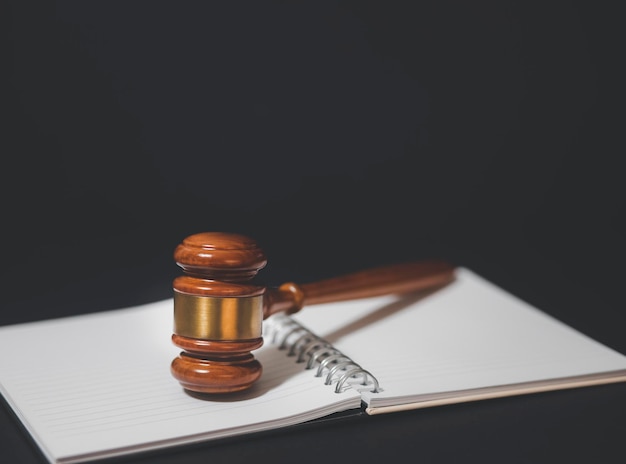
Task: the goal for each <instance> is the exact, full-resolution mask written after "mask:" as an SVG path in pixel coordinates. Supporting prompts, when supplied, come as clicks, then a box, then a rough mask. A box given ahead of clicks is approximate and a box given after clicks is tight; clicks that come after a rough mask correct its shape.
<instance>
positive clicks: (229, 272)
mask: <svg viewBox="0 0 626 464" xmlns="http://www.w3.org/2000/svg"><path fill="white" fill-rule="evenodd" d="M174 259H175V261H176V263H177V264H178V265H179V266H180V267H181V268H182V269H183V271H184V275H183V276H180V277H177V278H176V279H175V280H174V283H173V287H174V334H173V335H172V341H173V342H174V344H175V345H176V346H178V347H179V348H182V349H183V350H184V351H183V352H182V353H181V354H180V356H178V357H177V358H176V359H174V361H173V362H172V366H171V370H172V374H173V375H174V377H175V378H176V379H178V381H179V382H180V383H181V385H182V386H183V387H184V388H185V389H187V390H191V391H194V392H200V393H228V392H234V391H239V390H244V389H246V388H248V387H250V386H251V385H252V384H253V383H254V382H255V381H256V380H257V379H258V378H259V377H260V376H261V372H262V367H261V364H260V363H259V362H258V361H257V360H256V359H255V358H254V356H253V355H252V354H251V353H250V352H251V351H252V350H255V349H257V348H259V347H261V346H262V345H263V338H262V334H261V327H262V322H263V294H264V292H265V288H264V287H262V286H257V285H253V284H251V283H250V282H249V281H250V280H252V279H253V278H254V276H256V274H257V272H258V271H259V269H262V268H263V267H264V266H265V265H266V263H267V259H266V257H265V254H264V252H263V250H261V249H260V248H259V247H258V245H257V244H256V242H255V241H254V240H252V239H250V238H248V237H245V236H243V235H237V234H226V233H220V232H206V233H200V234H195V235H191V236H189V237H187V238H186V239H185V240H184V241H183V242H182V243H181V244H180V245H178V247H176V250H175V251H174Z"/></svg>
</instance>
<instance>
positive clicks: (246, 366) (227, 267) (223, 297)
mask: <svg viewBox="0 0 626 464" xmlns="http://www.w3.org/2000/svg"><path fill="white" fill-rule="evenodd" d="M174 259H175V261H176V263H177V264H178V265H179V266H180V267H181V268H182V269H183V271H184V275H182V276H180V277H177V278H176V279H175V280H174V282H173V288H174V334H173V335H172V341H173V342H174V344H175V345H176V346H178V347H179V348H181V349H182V350H183V351H182V352H181V353H180V355H179V356H178V357H177V358H176V359H174V360H173V361H172V364H171V372H172V375H173V376H174V377H175V378H176V379H177V380H178V381H179V382H180V384H181V385H182V386H183V388H185V389H186V390H189V391H191V392H196V393H229V392H236V391H240V390H245V389H247V388H249V387H250V386H251V385H252V384H253V383H254V382H255V381H256V380H258V379H259V378H260V377H261V373H262V370H263V368H262V366H261V363H260V362H259V361H258V360H257V359H255V357H254V355H252V353H251V351H252V350H255V349H257V348H260V347H261V346H262V345H263V338H262V322H263V320H264V319H266V318H268V317H269V316H271V315H272V314H275V313H279V312H285V313H287V314H293V313H296V312H298V311H300V309H302V307H304V306H308V305H315V304H320V303H328V302H334V301H342V300H348V299H356V298H365V297H373V296H380V295H385V294H392V293H407V292H413V291H418V290H425V289H430V288H435V287H439V286H442V285H445V284H447V283H448V282H450V281H451V280H453V277H454V268H453V267H452V266H451V265H449V264H448V263H445V262H442V261H423V262H413V263H406V264H395V265H390V266H385V267H379V268H374V269H368V270H364V271H359V272H356V273H353V274H348V275H344V276H340V277H334V278H330V279H327V280H322V281H318V282H313V283H305V284H301V285H298V284H295V283H292V282H288V283H284V284H282V285H281V286H280V287H278V288H270V287H265V286H262V285H257V284H254V283H253V281H252V280H253V278H254V277H255V276H256V274H257V272H258V271H259V270H260V269H262V268H263V267H265V265H266V264H267V259H266V256H265V253H264V252H263V250H262V249H261V248H259V246H258V245H257V243H256V241H254V240H253V239H251V238H248V237H246V236H243V235H239V234H230V233H222V232H204V233H199V234H195V235H191V236H189V237H187V238H185V239H184V240H183V242H182V243H181V244H180V245H178V246H177V247H176V250H175V251H174Z"/></svg>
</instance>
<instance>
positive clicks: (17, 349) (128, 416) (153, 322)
mask: <svg viewBox="0 0 626 464" xmlns="http://www.w3.org/2000/svg"><path fill="white" fill-rule="evenodd" d="M172 305H173V303H172V301H171V300H167V301H162V302H158V303H153V304H148V305H144V306H140V307H136V308H132V309H123V310H117V311H109V312H104V313H99V314H89V315H84V316H77V317H72V318H64V319H58V320H50V321H42V322H35V323H28V324H20V325H14V326H7V327H0V388H1V389H2V394H3V395H4V397H5V398H6V400H7V402H8V403H9V404H10V405H11V406H12V408H13V410H14V411H15V412H16V414H17V415H18V417H20V419H21V420H22V422H23V423H24V425H25V426H26V428H27V429H28V430H29V432H30V433H31V434H32V436H33V438H34V440H35V441H36V442H37V443H38V445H39V446H40V447H41V449H42V451H43V452H44V454H45V455H46V456H47V457H48V459H49V460H50V461H51V462H73V461H84V460H88V459H90V458H101V457H103V456H110V455H116V454H120V453H127V452H130V451H136V450H141V449H152V448H158V447H163V446H169V445H173V444H179V443H187V442H194V441H199V440H207V439H213V438H219V437H223V436H230V435H237V434H241V433H246V432H252V431H258V430H265V429H268V428H275V427H280V426H285V425H290V424H296V423H300V422H303V421H306V420H309V419H313V418H317V417H322V416H325V415H327V414H330V413H332V412H335V411H341V410H345V409H349V408H358V407H360V396H359V394H358V392H355V391H347V392H344V393H341V394H337V393H335V392H334V390H333V389H332V388H330V387H328V386H324V385H323V382H321V381H320V379H318V378H315V377H313V376H312V374H311V372H310V371H304V370H303V366H302V364H296V363H295V362H294V361H293V360H292V359H291V358H287V357H286V354H285V352H284V351H279V350H278V349H277V347H276V346H271V345H270V344H268V343H266V345H265V346H263V347H262V348H261V349H259V350H257V351H255V352H254V354H255V356H256V357H257V359H259V361H260V362H261V364H262V365H263V368H264V372H263V376H262V378H261V380H260V381H259V382H258V383H257V384H256V385H254V386H253V387H252V388H251V389H250V390H249V391H246V392H241V393H237V394H233V395H229V396H224V397H219V398H217V399H216V400H214V401H206V400H200V399H197V398H194V397H192V396H190V395H188V394H186V393H185V392H184V390H183V389H182V387H181V386H180V385H179V384H178V382H177V381H176V380H175V379H174V378H173V377H172V376H171V374H170V371H169V365H170V363H171V361H172V359H174V358H175V357H176V356H177V354H178V352H179V350H178V348H176V347H175V346H174V345H173V344H172V342H171V339H170V337H171V333H172V308H173V306H172Z"/></svg>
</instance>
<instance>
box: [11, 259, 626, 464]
mask: <svg viewBox="0 0 626 464" xmlns="http://www.w3.org/2000/svg"><path fill="white" fill-rule="evenodd" d="M172 308H173V303H172V300H166V301H162V302H157V303H151V304H147V305H142V306H137V307H133V308H127V309H119V310H114V311H107V312H102V313H94V314H86V315H81V316H75V317H69V318H63V319H56V320H48V321H41V322H33V323H25V324H19V325H13V326H5V327H0V388H1V391H2V394H3V396H4V398H5V399H6V401H7V402H8V404H9V405H10V406H11V407H12V409H13V411H14V412H15V414H16V415H17V417H19V419H20V420H21V421H22V422H23V424H24V426H25V428H26V429H27V430H28V431H29V432H30V434H31V435H32V438H33V439H34V441H35V442H36V443H37V445H38V446H39V447H40V448H41V450H42V452H43V454H44V455H45V456H46V457H47V458H48V459H49V460H50V461H51V462H81V461H88V460H90V459H96V458H102V457H107V456H114V455H120V454H127V453H132V452H136V451H141V450H149V449H157V448H160V447H167V446H171V445H175V444H182V443H191V442H197V441H203V440H212V439H218V438H221V437H228V436H234V435H240V434H245V433H250V432H255V431H262V430H268V429H277V428H279V427H284V426H288V425H293V424H298V423H303V422H306V421H309V420H312V419H316V418H320V417H323V416H327V415H330V414H332V413H335V412H341V411H349V410H354V411H358V412H362V411H365V412H366V413H367V414H370V415H372V414H377V413H383V412H393V411H397V410H403V409H409V408H419V407H426V406H435V405H440V404H446V403H456V402H462V401H470V400H479V399H486V398H493V397H498V396H505V395H517V394H524V393H532V392H538V391H545V390H555V389H563V388H571V387H579V386H587V385H594V384H602V383H609V382H618V381H626V357H625V356H624V355H622V354H620V353H618V352H616V351H614V350H612V349H610V348H608V347H606V346H603V345H601V344H600V343H598V342H596V341H594V340H592V339H590V338H589V337H587V336H585V335H583V334H581V333H579V332H577V331H575V330H573V329H572V328H570V327H568V326H566V325H564V324H562V323H560V322H559V321H557V320H555V319H553V318H551V317H550V316H548V315H546V314H545V313H542V312H541V311H539V310H537V309H535V308H533V307H532V306H530V305H528V304H526V303H525V302H523V301H521V300H519V299H518V298H516V297H514V296H512V295H510V294H508V293H506V292H505V291H503V290H502V289H500V288H498V287H496V286H494V285H492V284H491V283H489V282H487V281H485V280H484V279H483V278H481V277H480V276H478V275H476V274H475V273H473V272H472V271H470V270H468V269H464V268H459V269H458V270H457V279H456V280H455V282H453V283H452V284H450V285H449V286H447V287H445V288H443V289H441V290H438V291H436V292H433V293H430V294H422V295H411V296H406V297H393V296H386V297H377V298H371V299H361V300H353V301H348V302H341V303H332V304H324V305H316V306H310V307H307V308H305V309H304V310H303V311H302V312H300V313H298V314H296V315H294V316H291V317H285V316H282V315H277V316H273V317H272V318H270V319H269V320H267V321H265V326H264V331H265V340H266V342H265V345H264V346H263V347H262V348H261V349H259V350H257V351H255V356H256V357H257V358H258V359H259V360H260V361H261V363H262V364H263V368H264V373H263V376H262V378H261V380H260V381H259V382H258V383H257V384H256V385H254V386H253V387H252V389H251V390H249V391H246V392H241V393H237V394H233V395H231V396H224V397H218V398H215V399H214V400H210V401H209V400H202V399H198V398H195V397H193V396H191V395H188V394H186V393H185V392H184V391H183V390H182V388H181V387H180V385H179V384H178V382H177V381H176V380H175V379H173V378H172V377H171V375H170V372H169V364H170V362H171V360H172V359H173V358H174V357H175V356H176V355H177V354H178V350H177V348H176V347H174V346H173V344H172V343H171V341H170V336H171V331H172ZM325 360H326V361H325ZM357 363H358V364H357ZM320 366H321V367H320ZM329 374H330V375H329ZM327 382H328V383H329V384H328V385H327ZM371 420H374V419H371Z"/></svg>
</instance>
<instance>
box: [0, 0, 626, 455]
mask: <svg viewBox="0 0 626 464" xmlns="http://www.w3.org/2000/svg"><path fill="white" fill-rule="evenodd" d="M0 8H1V10H0V31H1V34H2V42H1V43H0V46H1V47H2V48H1V50H0V51H1V53H2V54H1V57H2V58H1V59H2V73H1V77H0V79H1V81H0V84H1V85H2V87H1V88H2V91H1V94H0V98H1V100H0V105H1V108H2V110H1V112H0V116H1V117H2V118H3V121H2V124H1V129H0V135H1V139H0V150H1V152H2V169H1V170H0V173H1V176H2V179H1V182H0V189H1V191H0V193H1V200H0V201H1V202H2V203H1V207H2V209H1V211H2V218H3V220H2V228H1V230H2V232H1V233H2V236H1V238H2V255H1V256H2V258H3V264H4V265H3V266H2V275H1V276H0V277H1V279H2V293H3V302H2V304H1V306H0V323H1V324H9V323H15V322H25V321H29V320H37V319H44V318H51V317H58V316H63V315H71V314H77V313H84V312H92V311H100V310H105V309H110V308H116V307H123V306H129V305H132V304H139V303H143V302H148V301H152V300H157V299H161V298H167V297H169V296H170V295H171V286H170V283H171V280H172V278H174V277H175V276H177V275H178V274H179V269H178V268H177V267H176V265H175V264H174V262H173V260H172V251H173V249H174V247H175V246H176V245H177V244H178V243H179V242H180V241H181V240H182V239H183V238H184V237H185V236H187V235H189V234H192V233H196V232H201V231H208V230H219V231H232V232H239V233H244V234H248V235H250V236H252V237H254V238H256V239H257V240H258V241H259V243H260V244H261V246H262V247H263V248H264V249H265V251H266V253H267V255H268V257H269V264H268V266H267V268H266V269H265V270H264V271H262V275H263V279H264V280H265V281H266V282H267V283H268V284H270V285H271V284H276V285H278V284H280V283H282V282H284V281H286V280H295V281H299V282H305V281H312V280H316V279H320V278H325V277H332V276H333V275H337V274H339V273H343V272H349V271H353V270H358V269H362V268H364V267H369V266H376V265H383V264H388V263H393V262H401V261H407V260H414V259H422V258H427V257H440V258H445V259H448V260H451V261H452V262H455V263H457V264H459V265H463V266H467V267H470V268H472V269H474V270H476V271H478V272H479V273H481V274H483V275H484V276H485V277H487V278H489V279H491V280H492V281H494V282H496V283H497V284H499V285H501V286H502V287H504V288H506V289H507V290H509V291H511V292H513V293H514V294H516V295H518V296H521V297H522V298H524V299H526V300H527V301H529V302H531V303H533V304H535V305H537V306H539V307H540V308H542V309H544V310H545V311H546V312H548V313H550V314H552V315H554V316H555V317H558V318H560V319H561V320H564V321H565V322H567V323H569V324H570V325H572V326H574V327H575V328H577V329H579V330H581V331H583V332H585V333H587V334H589V335H591V336H592V337H594V338H596V339H598V340H600V341H602V342H603V343H605V344H607V345H609V346H611V347H613V348H616V349H618V350H620V351H621V352H624V353H626V340H624V336H623V320H624V309H623V307H624V306H623V295H622V294H623V283H622V280H623V277H624V271H623V263H624V261H625V258H626V247H625V246H624V238H625V236H626V218H625V214H624V213H625V212H626V211H625V202H626V195H625V194H626V188H625V187H624V181H623V169H622V168H621V164H622V163H621V162H620V161H621V159H620V158H623V156H624V153H625V143H624V134H623V126H624V87H623V82H624V78H625V75H624V72H623V71H622V64H623V63H622V62H623V56H624V47H623V43H624V42H623V33H622V31H621V29H622V26H621V24H620V18H621V17H620V16H619V15H618V14H617V11H613V10H611V9H607V7H606V6H604V5H602V6H599V5H598V4H597V3H594V4H590V3H587V2H541V3H539V4H534V3H533V4H530V3H528V2H500V1H498V2H496V1H490V2H484V1H482V2H461V1H444V2H437V1H427V2H371V1H354V2H299V1H293V2H289V1H275V2H190V1H179V2H161V1H128V2H115V1H106V2H104V1H95V2H93V1H92V2H81V1H76V2H56V3H52V2H50V3H44V2H41V4H33V3H30V2H17V1H16V2H9V3H8V4H3V6H2V7H0ZM5 409H6V405H5ZM625 410H626V393H625V391H624V388H623V387H621V386H607V387H599V388H594V389H590V390H588V391H583V392H580V391H576V392H560V393H558V394H545V395H535V396H532V397H529V398H517V399H507V400H496V401H494V402H492V403H487V404H475V405H459V406H456V407H453V408H440V409H438V410H432V411H427V412H423V411H422V412H419V414H413V413H410V414H398V415H397V416H395V417H385V418H380V419H378V418H376V422H375V421H374V420H372V421H368V422H366V423H362V422H361V423H359V425H358V427H356V428H355V427H350V425H351V424H348V425H347V426H346V425H333V426H328V427H326V426H324V427H318V428H315V427H313V428H311V429H308V430H307V431H306V432H302V433H300V432H298V431H297V430H296V431H292V432H289V433H286V435H287V437H290V438H285V437H284V436H283V435H280V434H279V435H276V436H272V437H270V438H267V437H263V438H257V439H254V438H251V439H250V440H249V441H246V442H244V444H243V445H242V444H241V443H238V444H234V445H232V446H231V445H229V444H224V445H219V446H215V447H214V446H213V445H207V446H205V447H200V448H199V449H198V448H194V449H185V450H183V451H180V452H178V453H177V454H170V455H165V456H162V459H163V460H164V461H167V462H170V461H168V459H170V460H171V462H192V461H193V460H194V459H195V458H198V459H203V460H206V459H214V460H215V459H220V458H224V459H228V460H230V461H231V462H234V461H233V459H235V458H237V457H240V458H241V459H242V462H243V459H252V456H254V455H256V454H257V453H260V452H265V451H267V450H266V447H269V448H267V449H269V450H271V451H272V452H273V453H275V456H274V457H275V458H277V459H278V460H280V458H281V457H283V458H284V459H289V458H294V457H296V456H298V459H304V460H305V461H306V459H307V458H312V456H303V457H300V456H299V455H298V454H297V451H299V450H300V449H301V448H300V446H297V447H294V446H295V445H293V444H292V443H293V442H294V440H295V441H298V440H299V443H302V446H314V445H315V443H317V442H320V441H327V440H337V441H338V442H339V441H340V440H341V439H343V440H345V442H344V443H345V444H346V447H345V449H347V448H349V447H348V446H347V445H348V444H352V445H354V446H356V445H357V444H358V446H361V447H362V449H363V451H362V454H360V455H359V454H357V455H356V457H357V458H359V459H361V460H366V461H367V460H368V458H369V459H371V460H376V459H381V458H384V456H389V455H390V454H385V453H390V451H389V450H390V449H394V450H395V452H398V453H403V452H406V453H411V454H420V453H421V454H420V455H422V456H425V457H430V458H433V459H436V458H437V457H439V456H440V457H442V458H444V459H445V458H448V457H449V458H450V459H452V460H460V459H461V458H462V457H463V458H464V459H469V458H471V457H472V456H475V457H476V458H477V460H478V457H479V456H480V458H481V459H480V460H482V462H484V459H489V458H493V459H494V462H495V461H498V462H499V460H500V458H503V456H504V458H503V460H505V461H507V462H538V461H541V460H542V459H544V458H545V459H546V462H551V459H552V458H554V457H557V456H559V457H563V456H564V455H567V457H568V459H569V460H570V461H572V460H574V461H577V460H578V459H580V460H581V462H585V461H587V460H590V459H591V460H593V459H592V458H598V457H600V458H601V460H602V458H603V459H604V461H603V462H607V461H609V460H610V458H609V457H610V456H612V454H611V452H612V450H615V449H619V448H618V444H619V443H621V442H620V441H619V440H618V436H620V435H623V434H624V432H625V431H626V428H625V425H624V423H623V422H624V419H626V414H625V413H624V411H625ZM3 412H4V413H5V414H4V416H3V417H2V442H1V443H0V448H2V447H7V448H8V447H9V446H10V447H11V448H12V449H14V450H15V451H13V452H14V453H15V456H16V458H15V460H26V459H35V457H36V453H35V451H34V450H33V448H32V447H31V446H30V445H29V444H28V442H27V440H26V438H24V437H25V434H24V433H22V432H21V431H19V430H18V427H17V425H16V424H17V422H16V421H14V420H13V419H12V418H10V417H9V416H10V413H9V412H8V410H7V411H3ZM585 424H586V425H585ZM356 429H358V432H355V430H356ZM360 434H362V435H360ZM333 437H336V438H333ZM376 437H378V438H376ZM486 437H493V438H494V440H493V442H492V440H491V438H489V439H487V438H486ZM292 439H294V440H292ZM255 440H256V441H255ZM272 440H274V441H272ZM620 440H621V439H620ZM450 442H452V443H455V444H456V446H450V445H449V443H450ZM9 444H10V445H9ZM278 449H280V450H281V451H277V450H278ZM341 449H344V448H341ZM418 449H419V453H418ZM385 450H387V451H385ZM513 450H515V451H513ZM511 453H513V455H511ZM392 454H393V453H392ZM398 455H399V456H400V455H401V454H398ZM168 456H169V457H168ZM316 456H317V455H316ZM185 459H186V461H183V460H185ZM146 462H150V461H146ZM152 462H154V461H152Z"/></svg>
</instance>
